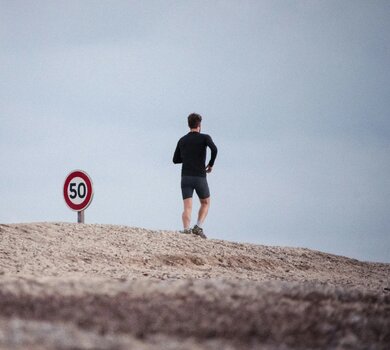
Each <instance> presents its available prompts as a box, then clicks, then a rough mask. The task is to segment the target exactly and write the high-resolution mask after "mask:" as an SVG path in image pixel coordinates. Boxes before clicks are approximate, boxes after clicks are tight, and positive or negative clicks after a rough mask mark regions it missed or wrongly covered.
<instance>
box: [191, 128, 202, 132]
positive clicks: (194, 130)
mask: <svg viewBox="0 0 390 350" xmlns="http://www.w3.org/2000/svg"><path fill="white" fill-rule="evenodd" d="M190 132H200V128H199V127H197V128H195V129H190Z"/></svg>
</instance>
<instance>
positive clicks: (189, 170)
mask: <svg viewBox="0 0 390 350" xmlns="http://www.w3.org/2000/svg"><path fill="white" fill-rule="evenodd" d="M207 147H209V148H210V150H211V158H210V161H209V163H208V166H211V167H212V166H213V165H214V162H215V158H216V157H217V152H218V149H217V146H216V145H215V144H214V142H213V140H212V139H211V137H210V136H209V135H206V134H201V133H199V132H196V131H191V132H189V133H188V134H187V135H185V136H183V137H182V138H181V139H180V140H179V142H178V143H177V147H176V150H175V154H174V155H173V162H174V163H175V164H179V163H183V166H182V168H181V176H200V177H206V165H205V163H206V149H207Z"/></svg>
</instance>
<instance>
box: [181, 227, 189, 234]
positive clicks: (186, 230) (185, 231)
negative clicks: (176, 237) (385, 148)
mask: <svg viewBox="0 0 390 350" xmlns="http://www.w3.org/2000/svg"><path fill="white" fill-rule="evenodd" d="M180 233H183V234H185V235H189V234H191V233H192V229H190V228H185V229H184V230H183V231H180Z"/></svg>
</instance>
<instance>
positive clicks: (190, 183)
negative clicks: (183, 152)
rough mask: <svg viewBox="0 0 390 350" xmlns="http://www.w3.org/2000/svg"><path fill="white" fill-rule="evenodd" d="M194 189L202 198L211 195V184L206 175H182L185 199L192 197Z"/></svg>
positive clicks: (182, 189)
mask: <svg viewBox="0 0 390 350" xmlns="http://www.w3.org/2000/svg"><path fill="white" fill-rule="evenodd" d="M194 190H195V191H196V194H197V195H198V197H199V198H200V199H206V198H208V197H210V190H209V185H208V184H207V179H206V178H205V177H200V176H182V178H181V193H182V195H183V199H187V198H192V195H193V193H194Z"/></svg>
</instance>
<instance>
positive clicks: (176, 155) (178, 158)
mask: <svg viewBox="0 0 390 350" xmlns="http://www.w3.org/2000/svg"><path fill="white" fill-rule="evenodd" d="M179 142H180V141H179ZM179 142H178V143H177V146H176V150H175V153H174V155H173V162H174V163H175V164H180V163H183V160H182V159H181V154H180V147H179Z"/></svg>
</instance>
